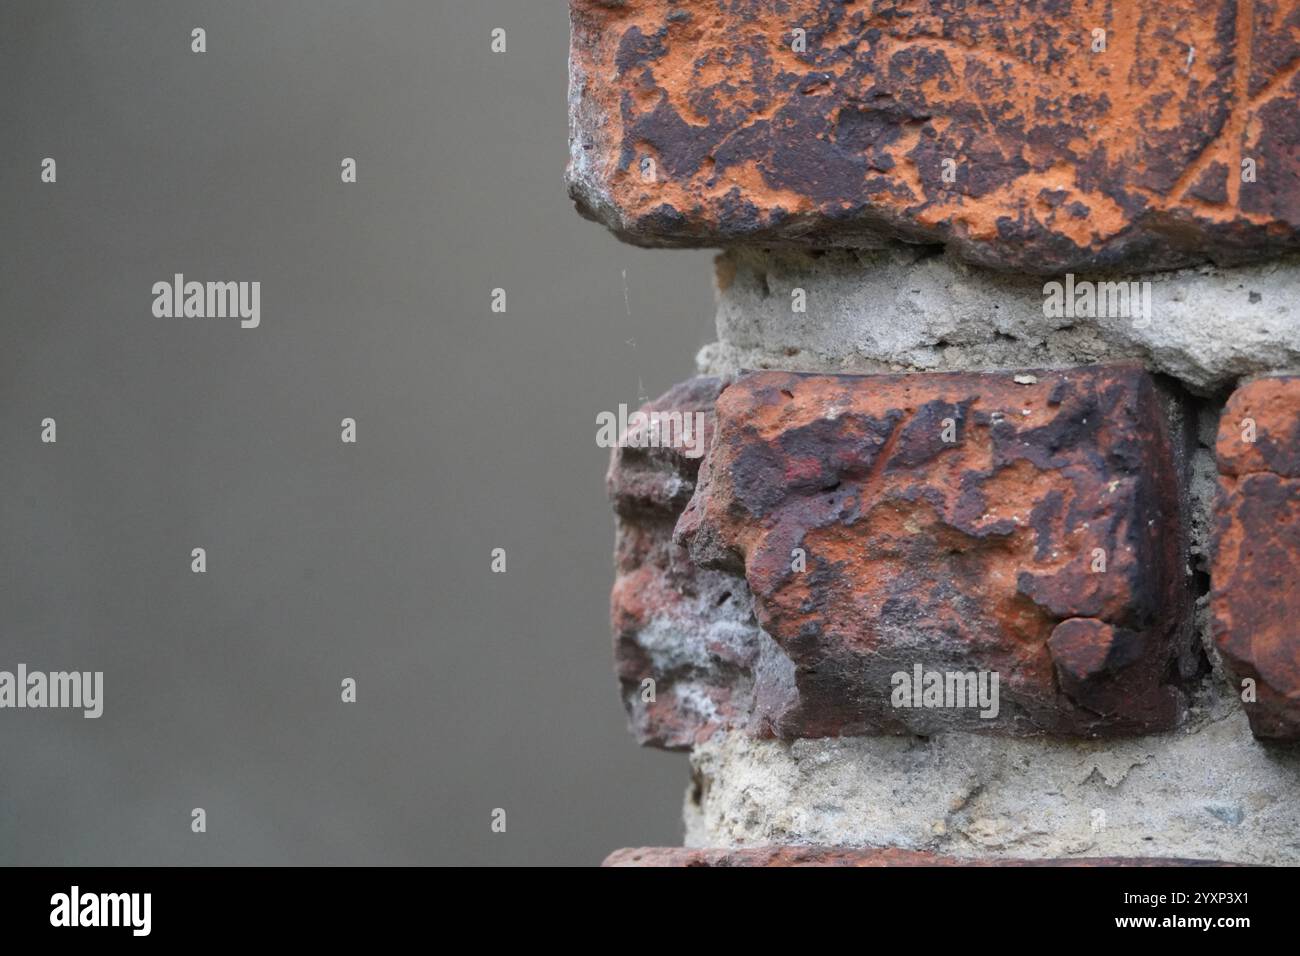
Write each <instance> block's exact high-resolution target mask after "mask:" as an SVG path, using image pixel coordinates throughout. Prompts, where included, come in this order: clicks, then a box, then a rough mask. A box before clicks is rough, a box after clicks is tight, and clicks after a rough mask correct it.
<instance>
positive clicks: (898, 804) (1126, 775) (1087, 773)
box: [685, 685, 1300, 864]
mask: <svg viewBox="0 0 1300 956" xmlns="http://www.w3.org/2000/svg"><path fill="white" fill-rule="evenodd" d="M1211 686H1213V685H1211ZM691 764H692V770H693V774H694V779H693V782H692V785H691V787H690V788H689V789H688V792H687V797H686V813H685V816H686V844H687V846H716V847H733V846H758V845H765V844H775V843H795V844H821V845H846V846H893V847H903V848H907V849H917V850H931V851H934V852H937V853H942V854H946V855H952V856H994V857H1026V858H1041V857H1071V856H1174V857H1183V858H1191V859H1212V860H1220V861H1225V862H1240V863H1257V864H1296V863H1300V800H1297V799H1296V788H1297V786H1298V785H1300V752H1296V751H1294V750H1287V749H1285V748H1272V747H1268V746H1266V745H1264V744H1261V743H1259V742H1258V741H1256V740H1255V739H1254V738H1253V737H1252V736H1251V734H1250V729H1249V727H1248V726H1247V724H1246V718H1245V714H1244V713H1243V712H1242V710H1241V708H1240V707H1238V706H1236V705H1235V703H1234V702H1233V701H1232V700H1230V699H1228V698H1227V697H1226V696H1225V695H1213V694H1211V695H1209V696H1208V697H1207V698H1206V699H1203V700H1202V701H1201V702H1200V705H1199V707H1198V708H1197V709H1195V710H1194V712H1193V716H1192V719H1191V722H1190V723H1189V724H1188V725H1187V727H1185V728H1184V730H1183V731H1182V732H1180V733H1177V734H1168V735H1161V736H1153V737H1140V738H1133V739H1130V740H1125V741H1118V742H1116V741H1111V742H1107V743H1089V742H1082V741H1067V740H1058V739H1010V738H997V737H985V736H977V735H973V734H965V733H951V734H943V735H939V736H935V737H933V738H930V739H928V740H925V739H921V738H916V737H857V738H836V739H827V740H800V741H795V742H793V743H781V742H777V741H771V740H756V739H753V738H749V737H743V736H740V735H728V736H723V737H719V738H715V739H714V740H713V741H710V742H709V743H706V744H704V745H701V746H699V747H697V748H696V749H695V751H694V752H693V754H692V756H691ZM1096 811H1101V814H1104V815H1099V814H1098V813H1096Z"/></svg>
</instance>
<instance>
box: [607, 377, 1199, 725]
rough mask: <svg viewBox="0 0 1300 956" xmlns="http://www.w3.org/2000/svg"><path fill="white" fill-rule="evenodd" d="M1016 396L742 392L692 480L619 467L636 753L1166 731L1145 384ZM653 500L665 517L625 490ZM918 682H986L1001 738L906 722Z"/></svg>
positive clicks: (1163, 561)
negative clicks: (716, 745) (903, 690)
mask: <svg viewBox="0 0 1300 956" xmlns="http://www.w3.org/2000/svg"><path fill="white" fill-rule="evenodd" d="M1019 377H1020V378H1021V380H1022V382H1024V383H1025V384H1021V383H1018V382H1016V381H1015V380H1014V378H1013V376H1012V374H1011V373H932V374H921V375H880V376H847V375H813V374H795V373H786V372H764V373H755V374H749V375H746V376H743V377H741V378H740V379H739V380H737V381H736V382H734V383H732V384H730V385H729V386H727V387H726V388H725V389H724V390H722V391H721V393H720V395H719V396H718V398H717V402H716V405H715V414H716V422H715V423H714V424H711V426H710V431H711V439H712V445H711V450H710V452H709V454H708V456H707V457H706V458H705V459H704V463H703V465H702V466H700V469H699V473H698V474H696V472H695V471H693V470H692V466H691V465H689V464H687V463H686V462H685V460H684V459H681V460H679V461H678V462H677V463H676V464H674V465H672V467H664V468H663V469H661V471H660V472H659V473H658V475H659V477H658V478H656V479H655V480H654V481H651V480H649V479H648V478H647V477H646V476H645V475H644V474H638V473H637V469H638V467H639V466H638V465H637V462H638V461H639V460H640V459H641V458H642V457H643V456H644V453H643V452H639V451H635V452H634V451H621V452H619V453H617V454H616V455H615V459H614V463H613V465H612V467H611V488H612V489H614V491H615V497H616V508H617V510H618V511H619V514H620V516H621V520H620V532H619V542H620V543H619V577H618V581H617V583H616V585H615V592H614V629H615V635H616V649H617V660H618V670H619V675H620V678H621V680H622V683H623V687H624V695H625V699H627V700H628V703H629V709H630V711H631V713H632V720H633V726H634V728H635V729H636V730H637V733H638V736H639V737H640V739H642V740H643V741H645V742H650V743H659V744H660V745H667V746H689V745H690V744H691V743H693V742H695V741H697V740H699V739H703V738H704V737H707V736H708V735H710V734H712V733H713V732H715V731H716V730H718V729H722V728H741V729H745V730H747V731H748V732H750V733H753V734H756V735H760V736H776V737H781V738H798V737H819V736H837V735H854V734H877V733H919V734H928V733H933V732H937V731H940V730H943V729H955V728H960V729H966V730H975V731H984V732H991V733H1011V734H1033V733H1061V734H1077V735H1089V736H1092V735H1097V736H1100V735H1106V734H1127V733H1142V732H1148V731H1153V730H1159V729H1166V728H1169V727H1172V726H1174V725H1175V724H1176V723H1177V722H1178V720H1179V718H1180V716H1181V713H1182V710H1183V706H1184V700H1183V695H1182V693H1181V692H1180V690H1179V684H1180V680H1181V678H1183V677H1191V676H1192V675H1193V673H1194V664H1193V663H1191V661H1192V660H1193V657H1192V655H1191V654H1190V653H1189V652H1188V650H1187V648H1188V644H1189V634H1188V630H1187V628H1186V627H1185V617H1186V603H1187V590H1186V581H1185V576H1184V573H1183V565H1182V562H1181V560H1180V556H1181V553H1182V550H1181V549H1182V542H1183V531H1182V524H1181V514H1180V505H1179V501H1180V498H1179V495H1180V489H1179V481H1178V478H1177V474H1176V472H1177V464H1176V462H1175V460H1174V456H1173V454H1172V452H1171V448H1170V443H1169V437H1168V435H1167V431H1166V424H1165V418H1164V412H1163V410H1162V408H1161V404H1160V399H1159V397H1158V394H1157V391H1156V389H1155V386H1154V385H1153V383H1152V382H1151V380H1150V378H1149V376H1147V374H1146V373H1145V372H1143V371H1142V370H1141V369H1139V368H1137V367H1132V366H1108V367H1091V368H1085V369H1072V370H1068V371H1053V372H1043V371H1040V372H1035V373H1025V374H1022V375H1020V376H1019ZM702 382H703V383H706V384H701V383H702ZM718 388H719V384H718V383H717V382H716V381H715V380H697V382H696V383H695V384H691V385H688V386H684V387H681V388H679V390H678V392H679V394H678V396H677V397H673V396H672V393H670V395H669V396H665V398H664V399H661V400H660V402H659V404H661V405H669V404H673V403H674V402H677V403H680V402H681V401H682V398H681V396H682V395H685V394H688V393H689V394H694V395H696V396H697V397H698V399H699V401H701V402H703V401H705V400H707V392H708V391H709V390H712V391H713V392H714V393H716V392H717V389H718ZM658 454H659V455H660V456H661V457H662V456H663V454H664V453H663V452H660V453H658ZM663 460H664V461H667V459H666V458H664V459H663ZM656 482H658V483H659V484H661V485H662V486H663V487H671V488H673V489H675V491H674V493H673V494H671V495H669V494H667V493H663V492H656V491H641V492H639V493H638V495H636V496H631V497H629V496H628V494H627V493H626V492H625V491H624V492H620V491H619V489H627V488H631V487H637V488H640V489H650V488H653V487H657V485H656ZM687 486H689V488H690V501H689V504H686V505H685V507H684V510H683V504H682V502H683V498H684V495H685V493H686V492H685V488H686V487H687ZM650 501H657V502H661V503H662V504H660V505H657V506H656V507H655V508H654V509H651V508H648V507H646V505H645V503H646V502H650ZM674 525H675V530H673V529H674ZM683 546H686V547H683ZM751 614H752V616H751ZM918 667H919V668H920V669H921V671H922V676H923V677H924V675H928V674H930V673H943V674H948V673H963V674H975V673H977V672H982V673H984V674H986V675H989V674H996V675H997V679H998V702H997V714H996V716H980V714H981V713H986V714H987V713H988V708H983V707H976V706H974V703H975V702H974V701H973V700H971V701H968V702H967V704H968V706H965V707H961V706H958V707H953V706H949V705H950V704H951V703H953V701H952V700H951V699H945V701H944V706H940V707H932V706H925V704H926V703H927V701H925V700H921V701H912V702H910V703H913V704H921V706H908V707H897V706H895V704H896V703H897V702H898V701H897V698H896V697H895V689H896V687H897V683H898V682H897V677H896V675H898V674H900V673H902V674H908V675H912V674H914V672H915V671H916V669H917V668H918ZM646 677H651V678H653V679H655V680H656V691H657V700H656V701H655V702H654V703H653V704H646V703H644V702H642V701H640V700H639V698H638V695H637V688H638V687H639V686H640V683H641V681H643V680H644V679H645V678H646ZM983 679H984V680H985V681H987V680H988V677H987V676H986V677H984V678H983ZM923 683H924V681H923ZM967 686H968V687H969V686H970V685H969V684H968V685H967ZM985 687H986V688H987V687H988V685H987V684H986V685H985Z"/></svg>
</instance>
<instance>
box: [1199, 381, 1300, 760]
mask: <svg viewBox="0 0 1300 956" xmlns="http://www.w3.org/2000/svg"><path fill="white" fill-rule="evenodd" d="M1217 452H1218V470H1219V495H1218V501H1217V505H1216V512H1215V543H1214V563H1213V573H1212V582H1213V587H1212V591H1211V602H1210V606H1211V610H1212V615H1213V623H1212V628H1213V636H1214V644H1215V646H1216V647H1217V648H1218V651H1219V654H1220V655H1221V657H1222V659H1223V662H1224V664H1225V665H1226V666H1227V668H1228V670H1229V671H1230V672H1231V673H1232V675H1233V677H1234V678H1235V679H1236V680H1237V681H1238V682H1239V686H1240V688H1241V692H1242V699H1243V701H1244V702H1245V708H1246V713H1247V714H1248V716H1249V717H1250V726H1251V729H1252V730H1253V731H1254V733H1255V735H1256V736H1258V737H1264V738H1273V739H1280V740H1297V739H1300V586H1297V583H1296V581H1297V578H1300V377H1297V376H1289V375H1288V376H1274V377H1270V378H1262V379H1256V380H1254V381H1252V382H1249V383H1247V384H1245V385H1242V386H1241V387H1240V388H1238V389H1237V391H1236V392H1234V393H1233V394H1232V397H1231V398H1230V399H1229V400H1228V404H1227V406H1226V407H1225V409H1224V411H1223V415H1222V417H1221V419H1220V422H1219V434H1218V441H1217Z"/></svg>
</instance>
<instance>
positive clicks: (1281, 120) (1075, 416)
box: [569, 0, 1300, 865]
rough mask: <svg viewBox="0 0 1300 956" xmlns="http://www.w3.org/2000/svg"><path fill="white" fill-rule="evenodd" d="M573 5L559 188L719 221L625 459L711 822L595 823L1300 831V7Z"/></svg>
mask: <svg viewBox="0 0 1300 956" xmlns="http://www.w3.org/2000/svg"><path fill="white" fill-rule="evenodd" d="M571 9H572V17H573V48H572V55H571V96H570V105H571V115H572V123H571V154H572V160H571V164H570V169H569V178H570V184H571V192H572V194H573V196H574V198H575V200H576V202H577V205H578V208H579V210H580V211H581V212H582V213H583V214H584V215H587V216H589V217H591V218H594V219H597V220H599V221H601V222H603V223H604V224H606V225H607V226H609V227H610V228H611V229H612V230H614V232H615V233H617V234H618V235H619V237H620V238H622V239H625V240H628V241H632V242H635V243H638V244H643V245H663V246H679V245H704V246H717V247H722V248H723V249H724V252H723V253H722V254H721V255H720V256H719V259H718V270H717V277H716V285H717V291H718V296H717V298H718V301H717V310H718V332H719V339H718V341H717V342H715V343H713V344H711V345H709V346H706V347H705V348H704V349H703V350H702V351H701V353H700V355H699V356H698V357H697V365H698V367H699V371H700V373H701V374H700V375H699V377H696V378H693V379H691V380H689V381H686V382H684V383H683V384H682V385H679V386H677V387H676V388H674V389H672V390H671V391H669V392H668V393H667V394H665V395H664V396H662V397H661V398H660V399H658V400H656V401H654V402H650V403H648V404H647V405H645V406H644V407H643V408H642V410H641V411H642V412H643V413H644V419H643V420H642V421H640V422H634V423H632V424H631V425H630V426H629V427H628V428H627V429H626V430H625V431H624V433H623V434H622V435H621V436H620V441H619V445H620V447H618V448H616V449H615V450H614V452H613V457H612V463H611V466H610V470H609V475H608V486H609V490H610V495H611V497H612V499H613V502H614V508H615V512H616V515H617V549H616V571H617V574H616V579H615V585H614V592H613V599H612V618H613V629H614V656H615V668H616V672H617V675H618V679H619V683H620V686H621V689H622V694H623V699H624V701H625V703H626V706H627V710H628V714H629V719H630V725H631V728H632V731H633V734H634V735H635V736H636V738H637V740H638V741H640V742H641V743H644V744H650V745H654V746H659V747H665V748H670V749H689V750H691V751H692V760H693V767H694V771H695V772H694V779H693V780H692V782H691V786H690V787H689V789H688V793H687V801H686V819H687V824H688V842H690V843H692V844H693V845H695V846H697V847H699V848H700V849H698V850H696V851H691V850H686V851H673V852H664V851H624V852H621V853H620V854H617V855H616V856H615V857H613V858H611V861H612V862H618V863H636V862H641V863H646V862H669V863H677V862H686V861H691V860H694V861H696V862H702V863H706V864H710V865H712V864H717V863H719V862H724V863H725V862H754V861H759V862H763V863H765V864H771V863H810V862H813V863H815V862H828V861H830V862H846V861H852V862H856V863H858V864H860V865H878V864H884V865H892V864H905V863H906V862H907V861H909V860H911V859H913V858H912V857H909V856H908V855H907V854H908V853H919V854H923V855H924V854H930V855H931V856H929V857H925V858H926V859H936V860H938V859H947V858H952V859H955V860H963V859H994V860H998V859H1002V860H1007V859H1034V860H1075V859H1085V858H1093V857H1106V858H1111V857H1118V858H1125V857H1127V858H1143V859H1151V860H1155V859H1157V858H1166V857H1179V858H1202V859H1217V860H1231V861H1237V862H1290V863H1294V862H1297V861H1300V850H1296V849H1294V847H1296V846H1297V845H1300V844H1297V841H1296V835H1297V833H1300V811H1297V810H1295V809H1293V806H1294V800H1292V799H1291V794H1292V793H1293V792H1294V787H1295V786H1296V785H1297V783H1300V762H1298V761H1300V758H1298V757H1297V754H1296V753H1295V751H1294V749H1293V748H1291V747H1289V746H1288V744H1290V743H1293V742H1295V741H1300V633H1297V631H1296V624H1295V621H1296V620H1297V618H1300V588H1297V586H1296V583H1295V581H1296V578H1297V575H1298V574H1300V522H1298V520H1297V519H1298V518H1300V377H1296V376H1293V375H1289V374H1287V372H1288V371H1289V370H1294V369H1296V368H1300V316H1297V313H1296V309H1295V303H1296V301H1297V298H1296V293H1297V292H1300V262H1298V261H1297V259H1296V257H1295V255H1294V250H1296V249H1297V247H1298V245H1300V243H1298V242H1297V237H1298V236H1300V232H1298V227H1300V158H1298V157H1297V153H1296V142H1297V139H1296V130H1297V128H1300V115H1297V109H1298V108H1297V106H1296V104H1297V102H1300V100H1297V94H1298V93H1300V79H1298V78H1297V77H1298V76H1300V74H1297V71H1296V70H1295V68H1294V64H1295V63H1296V62H1297V57H1300V7H1297V6H1296V5H1294V4H1280V5H1278V4H1274V5H1257V6H1240V7H1238V6H1237V5H1234V4H1230V3H1227V2H1210V0H1187V2H1179V3H1174V4H1172V5H1169V6H1168V9H1163V8H1162V11H1161V14H1160V17H1159V18H1152V17H1149V16H1147V15H1145V14H1141V13H1139V12H1137V11H1127V10H1124V9H1120V8H1114V7H1112V8H1106V9H1105V11H1103V10H1097V11H1092V10H1090V9H1087V8H1081V9H1080V10H1079V11H1076V12H1063V13H1045V14H1038V15H1029V14H1018V15H1003V14H1005V11H997V10H995V9H994V8H992V7H983V8H980V9H979V10H978V11H974V12H972V11H970V10H967V8H966V7H964V6H961V5H952V6H951V7H948V6H945V5H942V4H940V5H934V4H926V5H909V4H901V5H898V6H897V7H892V6H891V7H890V8H889V10H888V11H881V10H874V9H873V10H868V9H865V8H861V7H859V6H858V5H852V4H843V3H830V2H815V0H790V2H784V3H772V2H755V3H751V4H722V3H715V2H711V0H701V2H696V3H674V2H667V0H626V2H615V0H572V4H571ZM1076 271H1077V272H1078V273H1079V274H1078V275H1076V274H1075V273H1076ZM690 421H698V422H699V423H700V428H699V434H698V435H696V436H695V437H696V438H697V439H698V442H697V444H696V445H690V444H689V443H686V442H683V441H675V440H674V434H676V437H677V438H681V436H682V434H683V433H682V431H681V428H680V423H682V422H690ZM686 434H687V437H690V436H689V433H686ZM968 758H970V759H968ZM773 844H776V845H778V846H780V847H785V849H778V850H764V851H762V852H760V853H758V855H757V856H756V855H755V853H754V852H753V851H752V850H751V849H746V848H747V847H752V846H755V845H764V846H770V845H773ZM705 847H711V849H705ZM864 847H865V848H874V849H867V850H862V849H861V848H864ZM854 848H857V849H854ZM877 850H880V851H881V852H876V851H877ZM733 851H734V854H733ZM692 853H695V856H692V855H691V854H692ZM855 853H856V854H857V855H856V856H855V855H854V854H855ZM683 854H684V855H683ZM846 854H847V855H846Z"/></svg>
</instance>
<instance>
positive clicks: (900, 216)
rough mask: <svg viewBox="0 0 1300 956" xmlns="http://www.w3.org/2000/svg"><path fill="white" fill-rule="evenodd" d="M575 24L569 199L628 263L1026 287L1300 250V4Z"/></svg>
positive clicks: (839, 9)
mask: <svg viewBox="0 0 1300 956" xmlns="http://www.w3.org/2000/svg"><path fill="white" fill-rule="evenodd" d="M570 7H571V13H572V25H573V31H572V51H571V56H570V76H571V89H570V103H571V112H572V122H571V162H570V165H569V181H570V190H571V192H572V194H573V196H574V197H575V199H576V200H577V203H578V206H579V209H580V210H581V211H582V212H583V213H584V214H586V215H588V216H590V217H592V218H595V219H597V220H599V221H601V222H604V223H605V224H607V225H608V226H610V227H611V228H612V229H614V230H615V231H616V232H617V233H618V234H619V235H620V236H621V237H622V238H624V239H626V240H628V241H631V242H634V243H639V244H643V245H723V244H727V243H732V242H738V241H746V242H762V243H768V244H778V243H784V244H796V245H805V246H814V247H827V246H834V245H844V246H859V247H861V246H870V245H873V244H878V243H879V242H880V240H881V238H882V237H896V238H902V239H904V240H908V241H927V242H943V243H946V244H948V245H949V246H951V247H952V248H953V249H954V250H956V252H957V253H958V254H959V255H961V256H962V257H964V258H966V259H967V260H969V261H972V262H977V263H981V264H984V265H989V266H993V267H995V268H1004V269H1015V270H1018V271H1028V272H1034V273H1059V272H1064V271H1066V270H1080V269H1092V268H1104V269H1113V268H1117V267H1118V268H1124V269H1129V270H1133V269H1147V268H1156V267H1170V266H1176V265H1183V264H1187V263H1193V262H1197V261H1204V260H1207V259H1209V260H1214V261H1218V262H1225V263H1226V262H1236V261H1244V260H1251V259H1259V258H1263V257H1268V256H1273V255H1276V254H1277V253H1279V252H1280V251H1284V250H1290V249H1295V248H1297V247H1300V188H1297V183H1298V182H1300V71H1297V69H1296V65H1297V62H1300V5H1298V4H1297V3H1296V0H1278V2H1267V3H1266V2H1258V3H1244V2H1241V3H1238V2H1234V0H1165V2H1163V3H1160V4H1158V5H1153V4H1139V3H1118V4H1102V3H1093V4H1068V3H1058V4H1049V5H1043V4H1038V5H1033V4H1030V5H1025V4H1020V5H1011V4H1004V3H982V4H980V3H965V2H957V0H940V2H933V0H900V2H895V3H887V4H880V3H863V4H853V3H844V2H839V0H742V2H734V0H697V2H692V3H683V2H679V0H626V2H614V0H571V4H570ZM796 30H803V31H805V34H804V35H805V37H806V50H804V51H797V50H795V49H794V40H795V36H796V34H795V31H796ZM1095 30H1104V31H1105V32H1106V49H1105V50H1104V51H1103V52H1094V51H1093V49H1092V45H1093V42H1094V31H1095ZM948 160H951V161H953V164H954V165H953V166H952V167H951V170H952V173H953V177H952V179H953V181H946V180H945V176H944V173H945V163H946V161H948ZM1247 160H1248V161H1251V162H1253V163H1254V171H1255V181H1254V182H1246V181H1243V176H1242V163H1243V161H1247ZM646 161H649V162H652V163H653V164H654V165H653V177H648V176H647V175H646V167H644V166H643V164H644V163H645V162H646Z"/></svg>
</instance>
